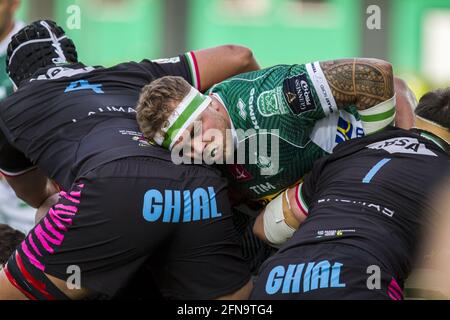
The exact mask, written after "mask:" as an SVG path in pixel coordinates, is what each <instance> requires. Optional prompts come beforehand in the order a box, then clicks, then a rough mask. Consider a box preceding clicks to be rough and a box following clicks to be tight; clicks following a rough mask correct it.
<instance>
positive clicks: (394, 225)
mask: <svg viewBox="0 0 450 320" xmlns="http://www.w3.org/2000/svg"><path fill="white" fill-rule="evenodd" d="M426 137H428V138H426ZM430 139H432V140H435V141H437V142H438V143H435V142H433V141H432V140H430ZM439 143H441V144H442V141H439V138H437V137H435V136H433V135H432V134H430V133H427V132H422V131H419V130H411V131H406V130H402V129H397V128H389V129H387V130H385V131H383V132H380V133H378V134H374V135H371V136H368V137H365V138H359V139H355V140H352V141H348V142H345V143H343V144H341V145H338V146H337V147H336V148H335V150H334V153H333V154H332V155H330V156H327V157H324V158H322V159H320V160H318V161H317V162H316V164H315V166H314V168H313V170H312V171H311V173H310V174H309V175H308V176H307V177H306V179H305V181H304V183H303V185H302V187H301V189H300V190H301V191H300V192H301V195H302V197H301V198H302V199H301V201H299V203H300V205H301V206H302V205H303V204H306V205H307V206H308V207H309V208H308V209H309V215H308V218H307V219H306V220H305V222H304V223H302V225H301V226H300V228H299V230H298V232H297V233H296V234H295V236H294V238H293V239H292V240H291V241H290V242H289V243H288V244H287V246H286V247H283V250H286V249H287V248H292V247H296V246H299V245H304V244H313V243H323V242H333V243H336V242H337V243H343V244H348V245H353V246H356V247H359V248H361V249H364V250H365V251H367V252H368V253H370V254H372V255H374V256H375V257H376V258H378V259H379V261H381V263H382V264H384V267H387V268H389V270H392V271H393V272H395V273H396V275H397V276H398V278H399V279H405V276H406V275H407V274H408V273H409V272H410V269H411V264H412V261H413V259H414V254H415V253H416V249H417V245H418V243H419V239H420V235H421V232H422V230H424V229H423V227H424V226H425V225H427V224H428V222H429V221H430V217H431V216H432V213H433V206H432V205H433V203H432V201H431V200H430V198H429V196H430V194H431V193H433V192H434V191H436V190H435V188H436V187H438V186H439V184H440V182H442V179H443V178H444V177H445V176H446V173H447V175H448V173H450V172H449V168H450V166H449V159H450V157H449V156H448V154H447V153H446V152H445V151H444V148H445V147H444V148H443V147H442V146H440V145H439Z"/></svg>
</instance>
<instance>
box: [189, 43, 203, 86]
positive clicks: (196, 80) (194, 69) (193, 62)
mask: <svg viewBox="0 0 450 320" xmlns="http://www.w3.org/2000/svg"><path fill="white" fill-rule="evenodd" d="M186 58H187V61H188V63H189V69H190V71H191V75H192V84H193V85H194V87H195V88H196V89H197V90H200V88H201V83H200V72H199V69H198V63H197V58H196V57H195V54H194V52H193V51H189V52H188V53H187V54H186Z"/></svg>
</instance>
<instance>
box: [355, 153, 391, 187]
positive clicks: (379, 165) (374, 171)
mask: <svg viewBox="0 0 450 320" xmlns="http://www.w3.org/2000/svg"><path fill="white" fill-rule="evenodd" d="M391 160H392V159H390V158H384V159H383V160H381V161H379V162H378V163H377V164H376V165H374V166H373V167H372V169H370V171H369V172H368V173H367V174H366V176H365V177H364V179H363V180H362V182H363V183H370V181H372V178H373V177H374V176H375V175H376V174H377V172H378V171H380V169H381V168H382V167H383V166H384V165H385V164H386V163H388V162H389V161H391Z"/></svg>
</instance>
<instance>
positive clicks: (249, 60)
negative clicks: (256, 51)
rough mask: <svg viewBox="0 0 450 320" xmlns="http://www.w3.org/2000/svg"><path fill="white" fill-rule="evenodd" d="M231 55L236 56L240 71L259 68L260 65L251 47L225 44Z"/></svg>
mask: <svg viewBox="0 0 450 320" xmlns="http://www.w3.org/2000/svg"><path fill="white" fill-rule="evenodd" d="M225 48H226V50H227V52H228V53H229V55H230V56H232V57H234V59H235V60H236V61H237V64H238V66H239V73H243V72H249V71H254V70H258V69H259V66H258V63H257V62H256V60H255V57H254V55H253V51H252V50H251V49H250V48H247V47H244V46H240V45H233V44H229V45H225Z"/></svg>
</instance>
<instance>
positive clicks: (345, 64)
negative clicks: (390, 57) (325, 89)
mask: <svg viewBox="0 0 450 320" xmlns="http://www.w3.org/2000/svg"><path fill="white" fill-rule="evenodd" d="M320 66H321V67H322V69H323V72H324V74H325V77H326V78H327V80H328V84H329V86H330V88H331V91H332V93H333V96H334V99H335V100H336V104H337V106H338V108H339V109H342V108H345V107H347V106H349V105H356V107H357V108H358V110H360V111H361V110H366V109H369V108H371V107H373V106H375V105H377V104H379V103H381V102H384V101H386V100H389V99H390V98H392V97H393V96H394V76H393V71H392V66H391V64H390V63H388V62H386V61H383V60H378V59H363V58H355V59H342V60H332V61H325V62H321V63H320Z"/></svg>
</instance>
